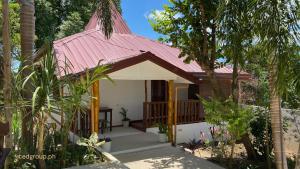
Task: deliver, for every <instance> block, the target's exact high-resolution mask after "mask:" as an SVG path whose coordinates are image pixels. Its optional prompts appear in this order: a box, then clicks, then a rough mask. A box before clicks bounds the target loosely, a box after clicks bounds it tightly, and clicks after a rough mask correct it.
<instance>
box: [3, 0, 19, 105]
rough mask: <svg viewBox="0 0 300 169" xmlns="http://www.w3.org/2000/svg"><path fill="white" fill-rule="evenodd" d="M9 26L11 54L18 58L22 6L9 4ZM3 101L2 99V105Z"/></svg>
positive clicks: (13, 3)
mask: <svg viewBox="0 0 300 169" xmlns="http://www.w3.org/2000/svg"><path fill="white" fill-rule="evenodd" d="M0 10H1V11H2V3H1V4H0ZM9 10H10V12H9V24H10V25H9V26H10V37H11V39H10V41H11V53H12V56H13V57H14V58H16V57H18V56H19V54H20V19H19V11H20V6H19V4H18V3H16V2H9ZM0 23H3V22H2V12H1V13H0ZM0 30H1V32H2V24H0ZM0 47H1V48H0V63H3V51H2V50H3V48H2V35H1V36H0ZM2 66H3V64H0V96H1V95H2V94H1V93H2V84H3V83H2V78H3V73H2V70H3V68H2ZM1 102H2V99H1V97H0V105H1Z"/></svg>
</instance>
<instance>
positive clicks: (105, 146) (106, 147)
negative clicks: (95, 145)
mask: <svg viewBox="0 0 300 169" xmlns="http://www.w3.org/2000/svg"><path fill="white" fill-rule="evenodd" d="M104 141H105V143H104V144H103V145H102V149H103V150H104V151H106V152H110V151H111V138H110V137H105V138H104Z"/></svg>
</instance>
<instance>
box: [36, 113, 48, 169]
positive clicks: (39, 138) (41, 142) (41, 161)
mask: <svg viewBox="0 0 300 169" xmlns="http://www.w3.org/2000/svg"><path fill="white" fill-rule="evenodd" d="M40 116H41V117H40V119H39V125H38V127H39V129H38V131H37V154H38V155H39V157H43V154H44V153H43V151H44V132H45V121H46V120H45V119H44V117H43V115H40ZM38 161H39V166H40V169H46V163H45V160H44V159H41V158H39V160H38Z"/></svg>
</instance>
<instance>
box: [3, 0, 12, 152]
mask: <svg viewBox="0 0 300 169" xmlns="http://www.w3.org/2000/svg"><path fill="white" fill-rule="evenodd" d="M2 12H3V30H2V38H3V79H4V80H3V83H4V84H3V98H4V112H5V116H6V121H7V122H8V123H9V130H10V131H11V124H12V109H11V108H12V105H11V99H12V98H11V91H12V90H11V53H10V52H11V47H10V36H9V7H8V0H3V1H2ZM11 141H12V140H11V132H9V134H8V135H7V136H6V137H5V147H7V148H11V146H12V142H11Z"/></svg>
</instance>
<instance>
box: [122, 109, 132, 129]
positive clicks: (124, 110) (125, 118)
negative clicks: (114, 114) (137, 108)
mask: <svg viewBox="0 0 300 169" xmlns="http://www.w3.org/2000/svg"><path fill="white" fill-rule="evenodd" d="M127 112H128V110H127V109H125V108H124V107H122V108H121V111H120V114H121V115H122V116H123V120H122V124H123V127H129V121H130V119H129V118H127Z"/></svg>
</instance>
